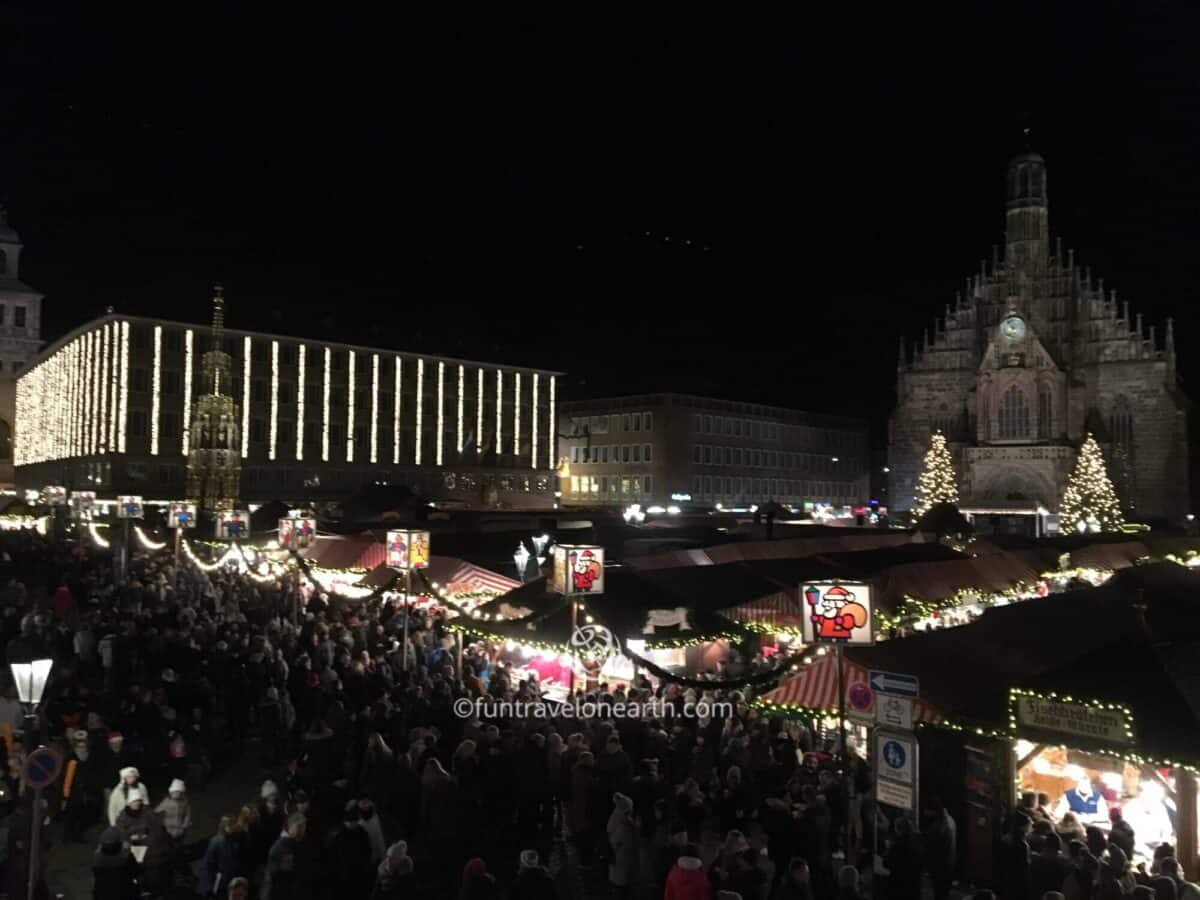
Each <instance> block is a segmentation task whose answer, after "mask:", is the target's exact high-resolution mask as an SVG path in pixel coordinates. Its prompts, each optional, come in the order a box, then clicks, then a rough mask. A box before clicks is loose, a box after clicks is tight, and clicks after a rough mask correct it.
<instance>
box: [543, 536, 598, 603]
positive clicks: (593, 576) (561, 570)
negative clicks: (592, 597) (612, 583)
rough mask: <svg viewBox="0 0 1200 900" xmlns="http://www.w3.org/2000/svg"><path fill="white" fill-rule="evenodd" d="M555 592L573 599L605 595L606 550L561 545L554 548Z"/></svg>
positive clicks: (594, 547)
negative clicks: (582, 596)
mask: <svg viewBox="0 0 1200 900" xmlns="http://www.w3.org/2000/svg"><path fill="white" fill-rule="evenodd" d="M554 590H555V591H557V592H558V593H560V594H562V595H564V596H567V597H571V596H576V595H579V594H603V593H604V548H603V547H596V546H583V545H574V546H572V545H568V544H559V545H557V546H556V547H555V548H554Z"/></svg>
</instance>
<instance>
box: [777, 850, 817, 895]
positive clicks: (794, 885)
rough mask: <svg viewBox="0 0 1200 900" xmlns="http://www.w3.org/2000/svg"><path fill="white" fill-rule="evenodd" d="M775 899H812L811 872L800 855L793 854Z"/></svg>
mask: <svg viewBox="0 0 1200 900" xmlns="http://www.w3.org/2000/svg"><path fill="white" fill-rule="evenodd" d="M775 900H813V888H812V873H811V872H810V871H809V870H808V863H807V862H805V861H804V859H803V858H802V857H799V856H793V857H792V859H791V861H790V862H789V863H788V867H787V871H786V872H785V873H784V876H783V881H782V882H780V884H779V893H778V894H777V895H776V897H775Z"/></svg>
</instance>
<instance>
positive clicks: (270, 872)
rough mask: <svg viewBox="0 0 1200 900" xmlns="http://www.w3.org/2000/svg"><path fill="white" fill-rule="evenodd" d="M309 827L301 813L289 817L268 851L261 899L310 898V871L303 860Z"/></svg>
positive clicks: (291, 899)
mask: <svg viewBox="0 0 1200 900" xmlns="http://www.w3.org/2000/svg"><path fill="white" fill-rule="evenodd" d="M306 824H307V820H306V819H305V818H304V816H303V815H302V814H301V813H292V814H291V815H290V816H289V817H288V820H287V827H286V829H285V830H284V832H283V834H281V835H280V836H279V839H278V840H276V841H275V843H274V844H272V845H271V849H270V850H269V851H268V852H267V868H266V871H265V873H264V874H263V884H262V890H261V891H260V892H259V895H258V896H259V900H295V898H298V897H304V896H307V893H306V891H305V888H306V881H307V877H308V872H307V871H306V868H307V867H306V866H305V865H304V864H303V860H302V857H303V855H304V829H305V826H306Z"/></svg>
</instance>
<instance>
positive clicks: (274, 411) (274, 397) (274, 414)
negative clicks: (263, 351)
mask: <svg viewBox="0 0 1200 900" xmlns="http://www.w3.org/2000/svg"><path fill="white" fill-rule="evenodd" d="M268 427H269V428H270V432H269V433H268V435H267V439H268V443H267V459H274V458H275V440H276V438H277V437H278V436H279V341H271V422H270V425H269V426H268Z"/></svg>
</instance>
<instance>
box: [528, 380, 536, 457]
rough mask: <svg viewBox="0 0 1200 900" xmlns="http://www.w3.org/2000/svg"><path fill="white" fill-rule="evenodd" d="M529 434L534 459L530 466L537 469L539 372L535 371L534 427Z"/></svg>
mask: <svg viewBox="0 0 1200 900" xmlns="http://www.w3.org/2000/svg"><path fill="white" fill-rule="evenodd" d="M529 436H530V438H531V441H532V447H531V448H530V453H531V455H532V459H531V460H530V463H529V468H531V469H536V468H537V464H538V373H537V372H534V373H533V427H532V428H530V429H529Z"/></svg>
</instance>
